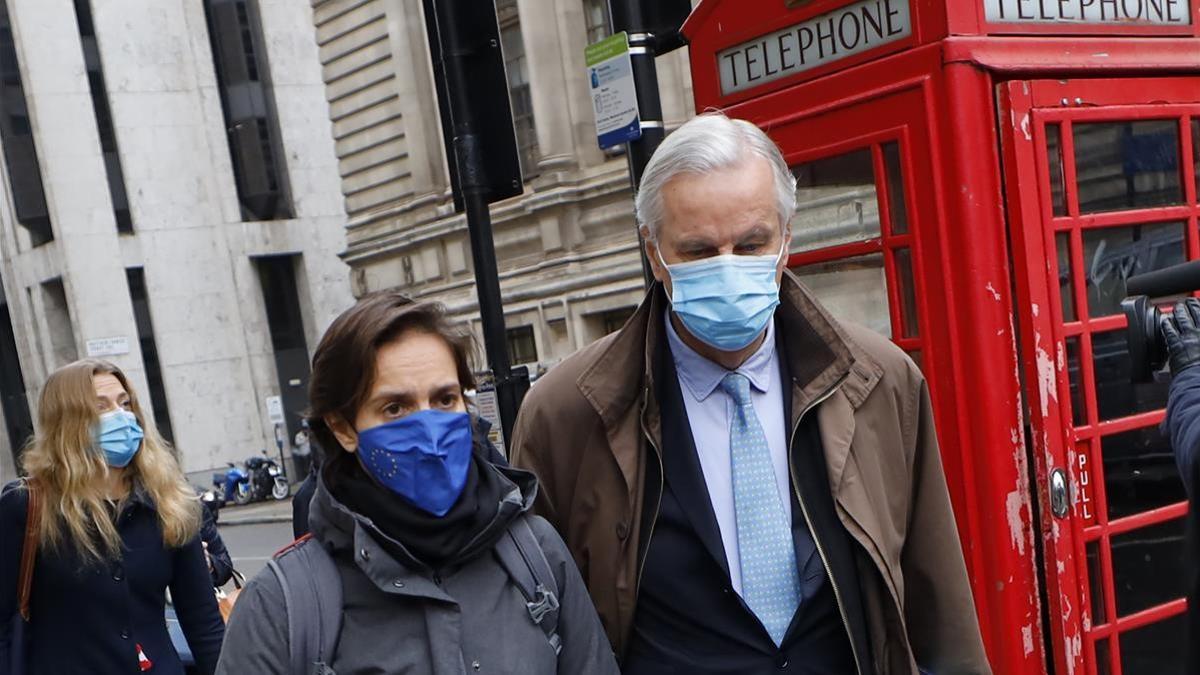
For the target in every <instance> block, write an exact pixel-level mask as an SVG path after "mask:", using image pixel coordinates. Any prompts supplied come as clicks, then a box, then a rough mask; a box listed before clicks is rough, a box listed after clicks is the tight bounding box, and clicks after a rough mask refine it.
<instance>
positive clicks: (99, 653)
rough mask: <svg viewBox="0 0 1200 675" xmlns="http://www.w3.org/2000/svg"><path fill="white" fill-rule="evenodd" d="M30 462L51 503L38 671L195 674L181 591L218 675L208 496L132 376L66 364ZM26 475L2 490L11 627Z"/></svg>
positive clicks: (48, 392) (2, 653)
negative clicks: (191, 479) (187, 474)
mask: <svg viewBox="0 0 1200 675" xmlns="http://www.w3.org/2000/svg"><path fill="white" fill-rule="evenodd" d="M23 465H24V468H25V471H26V473H27V474H28V478H27V479H26V481H32V482H33V484H34V487H35V490H34V494H35V495H36V499H38V500H39V501H40V504H41V507H42V508H41V514H42V515H41V524H40V528H39V532H38V536H37V542H38V543H37V549H36V551H37V558H36V562H35V564H34V571H33V584H32V591H31V595H30V617H29V624H28V626H29V627H28V629H27V630H26V637H27V642H26V643H25V645H24V647H25V649H24V651H25V655H26V659H25V663H24V664H21V665H22V666H23V667H24V669H25V672H27V673H54V674H55V675H69V674H74V673H80V674H82V673H87V674H89V675H93V674H94V675H108V674H110V673H111V674H113V675H118V674H124V673H141V672H144V671H149V672H151V673H153V674H154V675H165V674H171V675H175V674H181V673H183V672H184V669H183V665H182V664H181V663H180V661H179V657H178V655H177V654H176V653H175V650H174V648H173V647H172V646H171V639H170V637H169V635H168V633H167V628H166V624H165V622H164V619H163V614H164V611H165V594H166V591H167V589H168V588H169V589H170V591H171V596H172V598H173V600H174V603H175V607H176V611H177V613H178V616H179V621H180V624H181V625H182V627H183V630H184V633H185V635H186V636H187V640H188V644H189V646H190V647H191V648H192V653H193V654H194V655H195V658H196V662H197V665H198V666H199V669H200V671H201V672H203V673H212V672H213V671H214V670H215V668H216V662H217V656H218V654H219V653H220V649H221V641H222V639H223V637H224V624H223V623H222V622H221V617H220V614H219V613H218V611H217V605H216V601H215V599H214V596H213V590H212V580H211V579H210V577H209V572H208V567H207V564H206V563H205V559H204V552H203V549H202V547H201V543H200V539H199V538H198V536H197V533H198V532H199V529H200V503H199V501H198V500H197V498H196V495H195V492H194V491H193V490H192V489H191V488H190V487H189V486H188V484H187V482H186V481H185V480H184V477H183V474H182V472H181V471H180V468H179V465H178V463H177V462H176V461H175V458H174V457H173V456H172V455H171V453H170V452H169V451H168V450H167V448H166V446H165V443H164V442H163V441H162V440H161V439H160V438H159V436H158V434H157V433H155V431H154V427H153V426H152V425H147V424H145V417H144V416H143V414H142V410H141V408H140V407H139V405H138V401H137V395H136V394H135V393H134V391H133V387H131V386H130V384H129V380H128V379H127V378H126V377H125V375H124V373H122V372H121V370H120V369H119V368H117V367H116V366H114V365H113V364H111V363H107V362H104V361H94V360H83V361H76V362H75V363H72V364H70V365H67V366H64V367H62V368H60V369H59V370H57V371H55V372H54V373H53V374H52V375H51V376H50V378H49V379H48V380H47V381H46V385H45V387H44V388H43V389H42V394H41V399H40V403H39V405H38V427H37V434H36V436H35V438H34V440H33V442H32V444H31V445H30V446H29V447H28V448H27V449H26V451H25V454H24V458H23ZM26 481H22V482H19V483H13V484H10V485H8V486H7V487H6V488H5V489H4V493H3V495H2V496H0V622H7V621H8V618H9V617H12V616H14V614H15V611H16V603H17V595H18V591H17V585H18V577H19V566H20V561H21V552H22V548H23V538H24V534H25V524H26V514H27V512H28V507H29V495H30V491H29V489H28V482H26ZM16 620H20V619H16ZM12 629H13V626H11V625H8V623H0V668H4V667H7V666H8V665H9V663H10V653H11V651H13V650H14V649H15V647H16V646H15V645H13V644H12V637H11V636H12Z"/></svg>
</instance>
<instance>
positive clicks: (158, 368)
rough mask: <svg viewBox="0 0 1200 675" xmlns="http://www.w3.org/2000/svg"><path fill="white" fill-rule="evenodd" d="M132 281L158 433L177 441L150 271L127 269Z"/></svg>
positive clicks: (131, 288) (139, 335)
mask: <svg viewBox="0 0 1200 675" xmlns="http://www.w3.org/2000/svg"><path fill="white" fill-rule="evenodd" d="M125 280H126V281H128V282H129V300H130V301H131V302H132V303H133V318H134V321H135V322H136V323H137V332H138V344H139V345H140V346H141V348H142V365H143V366H145V368H146V384H147V385H149V387H150V407H151V408H153V409H154V421H155V423H156V426H157V427H158V433H159V434H160V435H162V437H163V438H165V439H167V442H168V443H174V442H175V429H174V428H173V427H172V426H171V411H170V408H168V407H167V390H166V387H164V386H163V378H162V364H161V363H160V362H159V360H158V343H157V342H156V341H155V339H154V322H153V321H152V320H151V318H150V297H149V295H148V294H147V293H146V272H145V270H143V269H142V268H141V267H130V268H129V269H127V270H125Z"/></svg>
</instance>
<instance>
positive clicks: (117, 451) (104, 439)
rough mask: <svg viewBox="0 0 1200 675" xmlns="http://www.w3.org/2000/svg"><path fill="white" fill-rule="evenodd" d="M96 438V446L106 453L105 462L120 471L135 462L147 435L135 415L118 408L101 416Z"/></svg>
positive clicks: (97, 425)
mask: <svg viewBox="0 0 1200 675" xmlns="http://www.w3.org/2000/svg"><path fill="white" fill-rule="evenodd" d="M95 436H96V446H97V447H99V448H100V451H101V452H102V453H104V461H106V462H108V465H109V466H111V467H113V468H117V469H120V468H123V467H126V466H129V463H130V462H132V461H133V457H134V455H136V454H137V452H138V450H140V449H141V447H142V439H143V438H144V437H145V433H143V431H142V427H141V426H140V425H139V424H138V421H137V417H136V416H135V415H134V414H133V413H131V412H129V411H128V410H123V409H120V408H118V409H116V410H111V411H109V412H106V413H104V414H102V415H100V421H99V422H98V423H97V424H96V433H95Z"/></svg>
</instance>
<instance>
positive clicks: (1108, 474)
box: [1100, 426, 1187, 520]
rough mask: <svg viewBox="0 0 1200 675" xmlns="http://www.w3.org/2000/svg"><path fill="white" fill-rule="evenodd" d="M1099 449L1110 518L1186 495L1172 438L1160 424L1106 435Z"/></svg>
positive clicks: (1155, 506) (1185, 496) (1179, 498)
mask: <svg viewBox="0 0 1200 675" xmlns="http://www.w3.org/2000/svg"><path fill="white" fill-rule="evenodd" d="M1100 451H1101V454H1102V455H1103V457H1104V492H1105V494H1106V495H1107V496H1108V517H1109V520H1115V519H1117V518H1121V517H1123V516H1130V515H1133V514H1135V513H1141V512H1142V511H1149V510H1150V509H1156V508H1158V507H1160V506H1167V505H1168V504H1174V503H1175V502H1182V501H1184V500H1186V499H1187V494H1186V493H1185V492H1184V490H1183V481H1182V480H1180V478H1179V470H1178V469H1177V468H1176V467H1175V455H1174V454H1172V452H1171V442H1170V440H1169V439H1168V438H1167V437H1166V436H1165V435H1163V433H1162V431H1160V430H1159V428H1158V427H1157V426H1153V427H1145V428H1142V429H1134V430H1133V431H1126V432H1123V433H1119V434H1113V435H1112V436H1105V437H1104V438H1102V439H1100Z"/></svg>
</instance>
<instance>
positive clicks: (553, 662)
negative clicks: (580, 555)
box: [217, 467, 618, 675]
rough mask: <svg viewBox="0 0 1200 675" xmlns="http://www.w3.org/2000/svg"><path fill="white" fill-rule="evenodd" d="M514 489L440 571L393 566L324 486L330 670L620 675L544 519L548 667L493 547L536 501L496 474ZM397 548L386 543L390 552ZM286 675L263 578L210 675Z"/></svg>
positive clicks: (282, 641) (515, 474)
mask: <svg viewBox="0 0 1200 675" xmlns="http://www.w3.org/2000/svg"><path fill="white" fill-rule="evenodd" d="M493 469H494V470H496V471H498V472H500V474H501V476H503V478H504V480H505V481H506V482H507V484H508V485H509V486H510V489H509V490H508V491H507V494H506V495H505V496H504V497H503V499H502V501H501V504H500V509H499V511H498V513H497V515H496V517H495V518H494V519H493V520H492V522H491V524H490V525H488V526H487V527H486V528H484V530H483V531H481V533H480V534H479V536H477V537H476V538H475V539H474V540H473V543H472V544H469V545H468V546H467V548H466V549H465V550H464V551H463V552H462V553H461V554H460V556H459V560H460V561H462V562H461V564H457V565H456V564H454V563H451V564H449V565H447V566H446V567H445V568H444V569H443V570H440V571H439V572H438V573H436V574H435V573H434V572H432V571H431V570H429V569H428V567H427V566H426V565H424V564H423V563H421V562H420V561H418V560H416V559H415V558H412V557H411V556H408V559H406V560H397V559H395V558H393V557H392V556H391V555H389V554H388V553H387V551H386V550H385V549H384V548H382V547H381V546H380V545H379V544H378V543H376V541H377V538H382V537H384V535H383V534H382V533H380V532H379V530H378V529H376V528H375V527H374V526H373V525H372V523H371V521H370V520H369V519H368V518H366V517H364V516H362V515H359V514H356V513H353V512H351V511H350V510H349V509H347V508H346V507H345V506H343V505H342V504H340V503H338V501H337V500H335V499H334V498H333V496H332V495H331V494H330V493H329V491H328V489H327V488H326V486H325V483H324V480H323V479H322V480H321V481H320V482H319V483H318V486H317V491H316V495H315V496H314V497H313V501H312V507H311V512H310V514H309V522H310V524H311V526H312V533H313V536H314V537H315V538H316V539H317V541H319V542H320V543H321V544H323V545H324V546H325V547H326V549H327V550H329V551H330V552H331V553H332V554H333V557H334V561H335V563H336V566H337V568H338V572H339V573H340V576H341V579H342V591H343V598H344V605H343V620H342V631H341V636H340V638H339V641H338V646H337V651H336V653H335V654H334V657H333V659H332V663H331V664H330V665H331V666H332V668H333V670H334V671H335V672H337V674H338V675H365V674H367V673H414V674H425V673H428V674H430V675H459V674H464V675H465V674H470V675H475V674H476V673H485V674H486V673H497V674H499V673H512V674H514V675H515V674H517V673H520V674H521V675H538V674H543V673H545V674H550V673H564V674H565V673H570V674H571V675H577V674H578V675H610V674H611V675H616V673H618V670H617V664H616V660H615V658H614V657H613V653H612V648H611V647H610V646H609V643H608V639H607V637H605V634H604V629H603V628H602V627H601V625H600V620H599V618H598V617H597V616H596V610H595V608H594V607H593V605H592V601H591V598H590V597H589V596H588V594H587V589H586V588H585V587H584V585H583V581H582V579H581V578H580V576H579V571H578V570H577V569H576V567H575V563H574V562H573V561H572V560H571V556H570V554H569V553H568V552H567V548H566V546H565V545H564V544H563V542H562V539H560V538H559V536H558V534H557V533H556V532H555V531H554V529H553V528H551V527H550V525H549V524H548V523H547V522H546V521H545V520H543V519H541V518H539V517H535V516H530V517H529V518H530V526H531V527H532V529H533V531H534V534H535V535H536V537H537V539H538V542H539V543H540V544H541V546H542V549H543V551H544V552H545V554H546V558H547V559H548V560H549V562H550V566H551V568H552V569H553V571H554V575H555V577H556V579H557V581H558V597H559V603H560V610H559V612H560V613H559V619H558V634H559V637H560V638H561V640H562V652H561V653H560V654H559V655H558V656H557V657H556V656H555V653H554V649H553V648H552V647H551V646H550V643H549V641H548V640H547V638H546V634H545V633H544V632H543V630H542V629H541V628H540V627H539V626H538V625H537V624H535V623H534V622H533V621H532V620H531V619H530V616H529V612H528V610H527V609H526V606H525V599H524V597H523V596H522V595H521V592H520V590H519V589H518V588H517V587H516V586H515V585H514V584H513V582H512V580H511V578H510V577H509V575H508V574H507V573H506V572H505V570H504V568H503V567H502V566H501V565H500V563H499V561H498V560H497V558H496V556H495V555H493V553H492V551H491V548H492V547H493V546H494V544H495V542H496V541H497V540H498V539H499V535H500V534H502V533H503V532H504V531H505V530H506V529H507V528H508V527H509V525H510V524H511V523H512V522H513V520H514V519H515V518H516V517H517V516H519V515H520V514H522V513H524V512H526V511H527V510H528V509H529V507H530V505H531V504H532V503H533V499H534V497H535V496H536V493H537V482H536V480H535V479H534V477H533V475H532V474H530V473H527V472H525V471H520V470H517V469H509V468H501V467H493ZM395 547H399V548H401V549H403V547H400V546H399V544H398V543H395V542H393V548H394V549H395ZM287 672H288V636H287V612H286V609H285V605H284V600H283V591H282V589H281V588H280V586H279V582H278V580H277V579H276V577H275V576H274V574H272V573H271V572H270V570H266V569H264V570H263V572H261V573H260V574H258V575H257V576H256V577H255V578H254V579H253V580H252V581H251V582H250V583H249V584H248V585H247V586H246V588H245V590H244V591H243V592H242V594H241V596H240V597H239V598H238V602H237V605H236V607H235V610H234V612H233V615H232V616H231V617H230V622H229V627H228V629H227V631H226V638H225V644H224V647H223V648H222V650H221V659H220V663H219V664H218V667H217V673H218V675H243V674H246V673H253V674H254V675H284V674H285V673H287Z"/></svg>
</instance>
